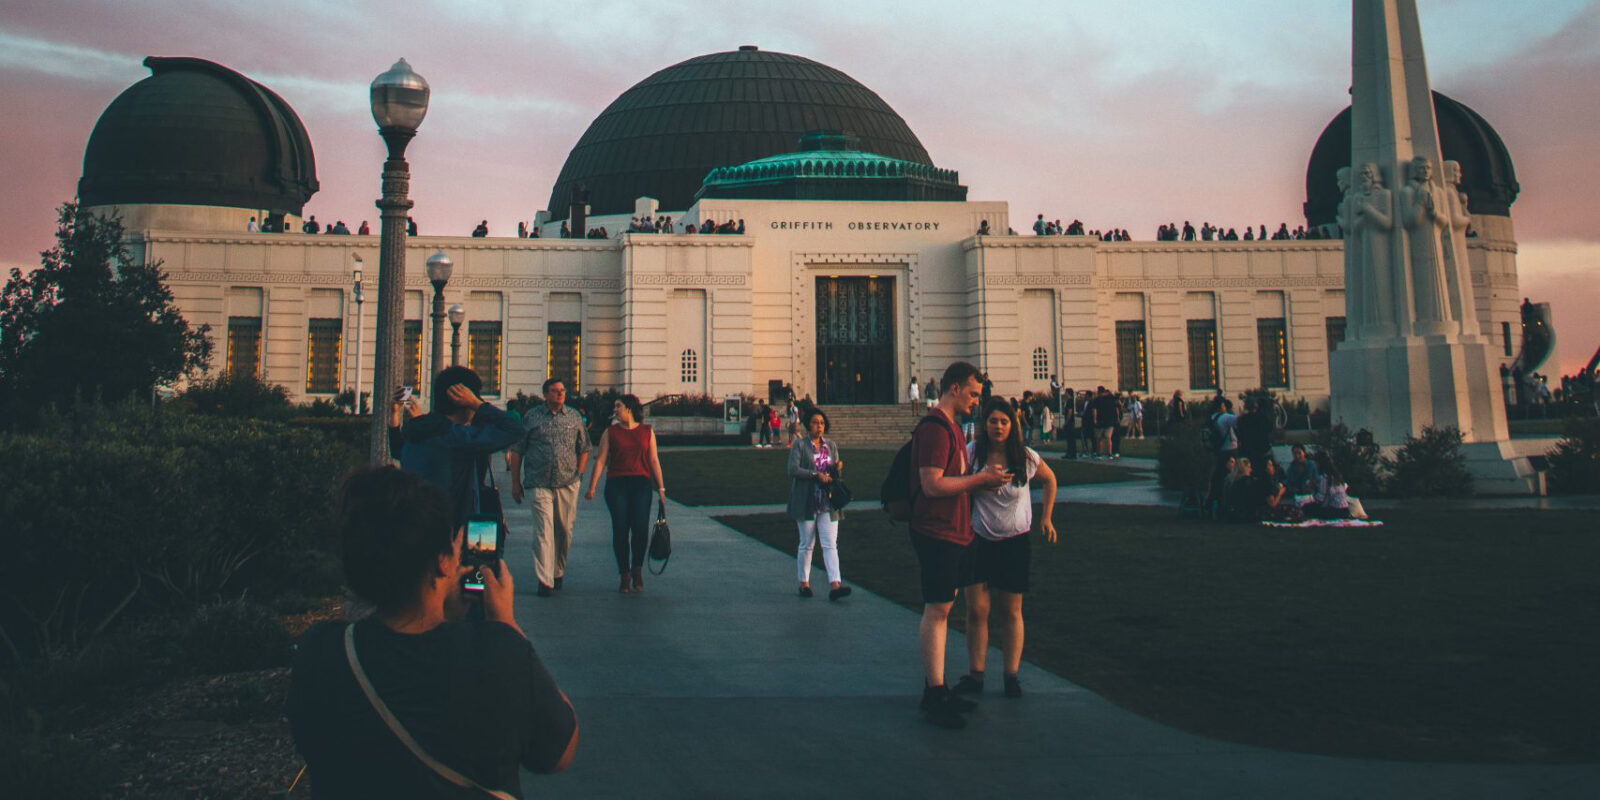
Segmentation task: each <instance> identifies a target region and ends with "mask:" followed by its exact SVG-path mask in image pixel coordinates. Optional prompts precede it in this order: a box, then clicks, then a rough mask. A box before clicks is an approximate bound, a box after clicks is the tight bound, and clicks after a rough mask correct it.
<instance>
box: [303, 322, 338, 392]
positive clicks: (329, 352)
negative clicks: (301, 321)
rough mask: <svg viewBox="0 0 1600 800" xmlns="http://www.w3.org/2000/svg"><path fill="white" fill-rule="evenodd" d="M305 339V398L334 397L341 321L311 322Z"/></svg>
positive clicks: (336, 387)
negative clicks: (308, 396) (309, 396)
mask: <svg viewBox="0 0 1600 800" xmlns="http://www.w3.org/2000/svg"><path fill="white" fill-rule="evenodd" d="M306 339H307V341H306V394H337V393H338V392H339V363H340V360H341V359H340V355H341V352H342V350H343V345H344V321H343V320H339V319H312V320H311V321H310V322H309V323H307V326H306Z"/></svg>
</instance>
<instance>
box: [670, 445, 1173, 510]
mask: <svg viewBox="0 0 1600 800" xmlns="http://www.w3.org/2000/svg"><path fill="white" fill-rule="evenodd" d="M788 459H789V451H788V450H787V449H784V448H781V447H775V448H772V449H770V450H757V449H755V448H749V447H733V448H725V449H701V450H667V451H663V452H662V453H661V472H662V475H663V476H664V477H665V478H666V482H667V494H668V495H669V496H670V497H671V498H672V499H673V500H674V501H676V502H679V503H683V504H684V505H690V506H745V505H763V504H773V503H778V504H782V503H787V502H788V501H789V480H790V479H789V475H788V472H787V466H788ZM893 460H894V452H893V451H890V450H849V449H846V450H845V451H844V480H845V483H846V484H848V485H849V486H850V491H851V492H852V493H853V494H854V497H855V499H856V500H857V501H875V500H877V499H878V486H879V485H880V484H881V483H883V477H884V476H885V475H887V474H888V473H889V462H891V461H893ZM1050 468H1051V469H1052V470H1054V471H1055V473H1056V479H1057V480H1058V481H1060V482H1061V485H1063V486H1070V485H1078V484H1088V483H1110V482H1113V481H1125V480H1131V479H1134V478H1138V477H1142V476H1145V475H1148V474H1149V473H1147V472H1139V471H1136V470H1132V469H1128V468H1126V467H1121V466H1115V465H1112V464H1105V463H1099V464H1096V463H1090V462H1077V463H1068V462H1063V461H1060V460H1059V459H1052V460H1051V461H1050ZM851 507H852V508H854V506H851Z"/></svg>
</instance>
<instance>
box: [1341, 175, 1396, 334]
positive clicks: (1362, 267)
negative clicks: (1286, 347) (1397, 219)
mask: <svg viewBox="0 0 1600 800" xmlns="http://www.w3.org/2000/svg"><path fill="white" fill-rule="evenodd" d="M1341 206H1343V207H1342V208H1341V209H1340V211H1341V215H1342V216H1346V217H1348V219H1349V222H1348V223H1345V222H1344V221H1341V222H1340V224H1341V225H1344V224H1348V225H1349V227H1348V230H1349V233H1348V234H1347V236H1346V241H1345V253H1346V255H1345V280H1346V285H1345V292H1346V301H1345V305H1346V308H1352V309H1359V310H1360V314H1359V318H1358V319H1357V320H1355V329H1356V331H1357V333H1356V334H1354V336H1353V337H1352V338H1360V337H1363V336H1365V335H1366V331H1369V330H1375V331H1379V332H1380V333H1379V335H1393V333H1394V324H1393V321H1394V316H1393V313H1394V312H1393V305H1392V303H1391V301H1390V291H1389V285H1390V278H1389V275H1390V270H1391V266H1390V264H1389V231H1391V230H1393V229H1394V211H1393V209H1394V195H1393V193H1392V192H1390V191H1389V190H1388V189H1385V188H1384V187H1383V173H1382V172H1380V171H1379V170H1378V165H1377V164H1373V163H1368V164H1363V165H1361V186H1360V187H1359V188H1352V189H1351V190H1350V191H1349V192H1348V193H1347V194H1346V195H1345V199H1344V202H1343V203H1342V204H1341ZM1351 285H1354V286H1356V287H1357V288H1356V290H1355V292H1353V293H1352V292H1351V289H1350V286H1351Z"/></svg>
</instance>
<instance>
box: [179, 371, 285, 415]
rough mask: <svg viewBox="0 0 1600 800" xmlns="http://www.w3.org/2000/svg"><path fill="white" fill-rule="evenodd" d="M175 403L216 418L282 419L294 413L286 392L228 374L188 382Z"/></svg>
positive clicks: (274, 386)
mask: <svg viewBox="0 0 1600 800" xmlns="http://www.w3.org/2000/svg"><path fill="white" fill-rule="evenodd" d="M177 403H178V404H179V405H181V406H183V407H185V408H188V409H189V410H191V411H194V412H196V413H199V414H208V415H211V416H216V417H248V418H251V419H284V418H286V417H288V416H290V415H291V414H292V413H294V406H293V405H292V404H291V403H290V402H289V390H288V389H286V388H284V387H282V386H279V385H277V384H269V383H263V382H261V381H260V380H257V379H256V378H250V377H230V376H227V375H218V376H216V377H215V378H203V379H200V380H197V381H193V382H191V383H190V384H189V386H188V388H186V389H184V390H183V393H182V394H180V395H178V399H177Z"/></svg>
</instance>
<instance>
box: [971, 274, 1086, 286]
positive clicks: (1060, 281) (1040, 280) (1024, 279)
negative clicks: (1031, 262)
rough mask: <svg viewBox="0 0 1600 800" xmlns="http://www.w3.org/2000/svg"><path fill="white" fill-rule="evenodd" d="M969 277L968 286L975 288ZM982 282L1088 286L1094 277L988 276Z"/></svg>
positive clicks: (975, 281)
mask: <svg viewBox="0 0 1600 800" xmlns="http://www.w3.org/2000/svg"><path fill="white" fill-rule="evenodd" d="M970 277H971V280H969V281H968V285H969V286H976V285H977V283H978V282H977V280H976V276H970ZM983 282H984V285H986V286H1090V285H1092V284H1093V283H1094V276H1093V275H1090V274H1089V273H1087V272H1079V273H1073V274H1068V275H1055V274H1048V273H1046V274H1042V275H1041V274H1035V275H988V276H985V278H984V281H983Z"/></svg>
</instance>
